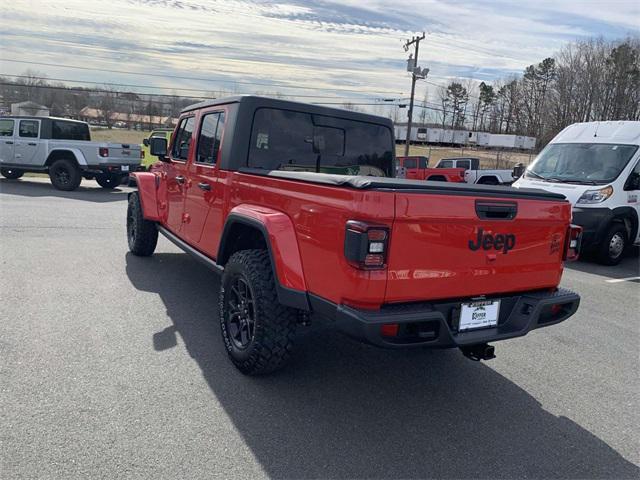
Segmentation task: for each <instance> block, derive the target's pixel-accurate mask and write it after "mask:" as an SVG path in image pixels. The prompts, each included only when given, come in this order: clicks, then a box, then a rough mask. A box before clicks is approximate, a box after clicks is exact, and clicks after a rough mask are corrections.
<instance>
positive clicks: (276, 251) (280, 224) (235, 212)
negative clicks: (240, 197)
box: [216, 204, 310, 311]
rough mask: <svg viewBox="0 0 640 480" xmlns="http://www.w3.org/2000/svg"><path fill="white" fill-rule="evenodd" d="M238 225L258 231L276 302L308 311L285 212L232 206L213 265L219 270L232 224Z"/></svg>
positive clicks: (291, 228)
mask: <svg viewBox="0 0 640 480" xmlns="http://www.w3.org/2000/svg"><path fill="white" fill-rule="evenodd" d="M238 224H243V225H246V226H249V227H252V228H255V229H256V230H258V231H259V232H261V234H262V236H263V238H264V242H265V244H266V246H267V250H268V252H269V257H270V258H271V264H272V265H273V269H274V273H275V275H274V277H275V280H276V291H277V294H278V301H279V302H280V303H281V304H283V305H287V306H289V307H293V308H298V309H300V310H305V311H309V310H310V306H309V299H308V297H307V284H306V281H305V278H304V272H303V269H302V257H301V255H300V250H299V248H298V239H297V236H296V231H295V227H294V225H293V222H292V221H291V219H290V218H289V217H288V216H287V215H286V214H285V213H283V212H280V211H278V210H274V209H271V208H267V207H261V206H257V205H248V204H242V205H238V206H236V207H234V208H233V209H232V210H231V211H230V212H229V214H228V215H227V219H226V222H225V225H224V228H223V230H222V236H221V238H220V245H219V247H218V255H217V257H216V263H217V264H218V265H220V266H222V267H224V265H225V264H226V263H227V261H228V260H229V257H230V252H231V248H230V243H229V239H230V238H231V232H232V231H233V228H234V225H238Z"/></svg>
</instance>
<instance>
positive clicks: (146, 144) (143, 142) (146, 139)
mask: <svg viewBox="0 0 640 480" xmlns="http://www.w3.org/2000/svg"><path fill="white" fill-rule="evenodd" d="M142 144H143V145H144V146H145V147H148V146H149V139H148V138H145V139H144V140H142Z"/></svg>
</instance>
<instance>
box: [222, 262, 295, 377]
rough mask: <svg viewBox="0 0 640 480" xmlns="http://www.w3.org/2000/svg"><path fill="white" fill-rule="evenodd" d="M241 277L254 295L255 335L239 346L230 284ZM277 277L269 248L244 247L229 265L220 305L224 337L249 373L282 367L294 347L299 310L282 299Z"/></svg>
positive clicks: (232, 355)
mask: <svg viewBox="0 0 640 480" xmlns="http://www.w3.org/2000/svg"><path fill="white" fill-rule="evenodd" d="M238 277H240V278H242V280H244V281H245V282H246V283H247V284H248V286H249V287H250V290H251V293H252V296H253V313H254V327H253V337H252V339H251V340H250V342H249V344H248V345H247V346H246V347H245V348H238V346H237V345H236V344H235V343H234V341H233V340H232V338H231V336H230V332H229V328H228V325H229V316H230V307H229V302H230V300H231V297H232V294H231V289H230V286H231V285H232V282H233V281H235V279H237V278H238ZM275 281H276V280H275V278H274V272H273V268H272V266H271V261H270V259H269V254H268V252H267V251H266V250H241V251H239V252H236V253H234V254H233V255H232V256H231V258H230V259H229V261H228V262H227V264H226V265H225V269H224V274H223V275H222V280H221V286H220V296H219V306H218V310H219V314H220V327H221V331H222V340H223V341H224V346H225V348H226V350H227V354H228V355H229V358H230V359H231V361H232V362H233V364H234V365H235V366H236V367H237V368H238V369H239V370H240V371H241V372H242V373H244V374H245V375H263V374H266V373H271V372H274V371H275V370H278V369H280V368H282V367H283V366H284V365H285V364H286V363H287V361H288V360H289V357H290V356H291V352H292V350H293V343H294V338H295V331H296V324H297V320H298V311H297V310H296V309H293V308H290V307H285V306H284V305H281V304H280V303H278V295H277V293H276V284H275Z"/></svg>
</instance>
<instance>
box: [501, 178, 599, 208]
mask: <svg viewBox="0 0 640 480" xmlns="http://www.w3.org/2000/svg"><path fill="white" fill-rule="evenodd" d="M605 186H606V185H578V184H575V183H556V182H545V181H543V180H538V179H535V178H524V177H521V178H519V179H518V180H516V181H515V182H514V184H513V187H514V188H540V189H542V190H546V191H547V192H552V193H559V194H561V195H564V196H565V197H566V198H567V200H569V202H570V203H571V205H575V204H576V202H577V201H578V199H579V198H580V197H581V196H582V194H583V193H584V192H586V191H587V190H593V189H597V188H603V187H605Z"/></svg>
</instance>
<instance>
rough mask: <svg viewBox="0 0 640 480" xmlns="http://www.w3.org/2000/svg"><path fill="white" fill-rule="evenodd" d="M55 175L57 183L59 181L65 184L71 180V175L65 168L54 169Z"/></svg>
mask: <svg viewBox="0 0 640 480" xmlns="http://www.w3.org/2000/svg"><path fill="white" fill-rule="evenodd" d="M55 176H56V180H57V181H58V183H61V184H63V185H66V184H67V183H69V181H70V180H71V175H69V172H68V171H67V169H66V168H58V169H56V171H55Z"/></svg>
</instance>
